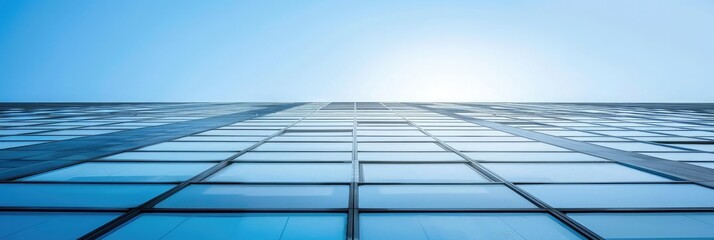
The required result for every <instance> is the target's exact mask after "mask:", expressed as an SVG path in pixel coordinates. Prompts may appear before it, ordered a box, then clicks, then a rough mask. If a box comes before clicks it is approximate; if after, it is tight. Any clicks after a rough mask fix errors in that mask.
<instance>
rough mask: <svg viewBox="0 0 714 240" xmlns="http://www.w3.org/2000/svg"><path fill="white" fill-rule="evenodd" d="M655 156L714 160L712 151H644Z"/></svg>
mask: <svg viewBox="0 0 714 240" xmlns="http://www.w3.org/2000/svg"><path fill="white" fill-rule="evenodd" d="M642 154H645V155H650V156H653V157H658V158H664V159H668V160H674V161H714V154H711V153H690V152H681V153H642Z"/></svg>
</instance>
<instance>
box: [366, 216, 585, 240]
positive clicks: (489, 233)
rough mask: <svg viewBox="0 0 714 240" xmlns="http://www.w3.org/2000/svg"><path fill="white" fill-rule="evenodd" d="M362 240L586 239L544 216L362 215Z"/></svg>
mask: <svg viewBox="0 0 714 240" xmlns="http://www.w3.org/2000/svg"><path fill="white" fill-rule="evenodd" d="M359 224H360V227H359V231H360V232H359V233H360V239H362V240H394V239H409V240H434V239H439V240H464V239H499V240H509V239H512V240H524V239H527V240H571V239H585V238H583V237H581V236H580V235H578V234H577V233H575V232H574V231H573V230H571V229H569V228H568V227H567V226H565V225H564V224H562V223H561V222H559V221H558V220H556V219H555V218H553V217H551V216H550V215H547V214H545V213H362V214H360V216H359Z"/></svg>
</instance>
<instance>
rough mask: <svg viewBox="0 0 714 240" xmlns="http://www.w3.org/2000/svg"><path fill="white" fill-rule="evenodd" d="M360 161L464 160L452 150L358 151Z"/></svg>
mask: <svg viewBox="0 0 714 240" xmlns="http://www.w3.org/2000/svg"><path fill="white" fill-rule="evenodd" d="M357 158H358V159H359V160H360V161H464V159H463V158H461V157H460V156H459V155H457V154H456V153H453V152H359V153H358V154H357Z"/></svg>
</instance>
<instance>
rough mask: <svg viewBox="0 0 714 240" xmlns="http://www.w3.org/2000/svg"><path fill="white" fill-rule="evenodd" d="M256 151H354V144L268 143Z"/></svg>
mask: <svg viewBox="0 0 714 240" xmlns="http://www.w3.org/2000/svg"><path fill="white" fill-rule="evenodd" d="M255 151H352V143H351V142H350V143H341V142H330V143H324V142H323V143H312V142H297V143H293V142H291V143H285V142H267V143H263V144H261V145H260V146H258V147H257V148H255Z"/></svg>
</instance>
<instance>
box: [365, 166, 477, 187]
mask: <svg viewBox="0 0 714 240" xmlns="http://www.w3.org/2000/svg"><path fill="white" fill-rule="evenodd" d="M362 170H363V171H362V175H363V176H364V181H366V182H394V183H397V182H418V183H446V182H488V180H487V179H486V178H484V177H483V176H481V174H479V173H478V172H476V171H475V170H474V169H473V168H471V167H469V166H468V165H466V164H460V163H454V164H362Z"/></svg>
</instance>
